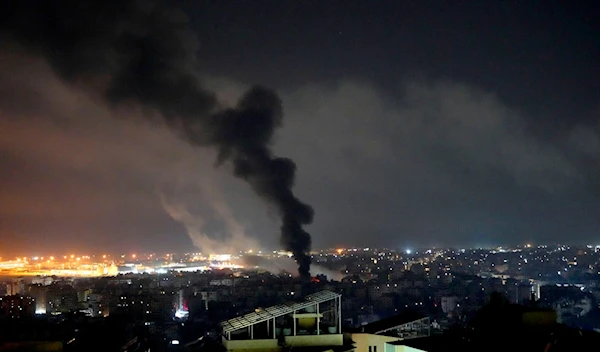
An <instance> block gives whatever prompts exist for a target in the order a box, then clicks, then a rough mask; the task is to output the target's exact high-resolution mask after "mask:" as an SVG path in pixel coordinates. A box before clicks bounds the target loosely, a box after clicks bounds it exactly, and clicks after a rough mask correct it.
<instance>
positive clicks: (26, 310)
mask: <svg viewBox="0 0 600 352" xmlns="http://www.w3.org/2000/svg"><path fill="white" fill-rule="evenodd" d="M34 314H35V300H34V299H33V298H32V297H29V296H21V295H13V296H4V297H0V317H2V318H9V319H18V318H28V317H33V315H34Z"/></svg>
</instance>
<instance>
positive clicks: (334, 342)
mask: <svg viewBox="0 0 600 352" xmlns="http://www.w3.org/2000/svg"><path fill="white" fill-rule="evenodd" d="M285 344H286V346H294V347H303V346H342V345H343V344H344V335H342V334H327V335H301V336H286V337H285ZM381 351H382V352H383V349H382V350H381Z"/></svg>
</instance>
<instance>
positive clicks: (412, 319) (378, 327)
mask: <svg viewBox="0 0 600 352" xmlns="http://www.w3.org/2000/svg"><path fill="white" fill-rule="evenodd" d="M430 326H431V324H430V321H429V318H428V317H424V316H422V315H420V314H417V313H412V312H407V313H402V314H398V315H395V316H392V317H389V318H386V319H382V320H379V321H375V322H373V323H370V324H366V325H364V326H361V327H359V328H357V329H355V330H354V331H350V332H349V333H348V335H349V336H350V338H351V339H352V341H353V342H354V346H355V350H354V351H356V352H392V351H393V352H396V351H398V352H401V351H402V352H403V351H407V352H416V351H421V350H418V349H415V348H411V347H408V346H405V345H404V342H405V341H406V340H410V339H415V338H421V337H427V336H429V335H430Z"/></svg>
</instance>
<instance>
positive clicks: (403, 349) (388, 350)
mask: <svg viewBox="0 0 600 352" xmlns="http://www.w3.org/2000/svg"><path fill="white" fill-rule="evenodd" d="M377 351H378V352H379V349H378V350H377ZM384 352H426V351H423V350H420V349H418V348H413V347H408V346H397V345H390V344H389V343H386V344H385V351H384Z"/></svg>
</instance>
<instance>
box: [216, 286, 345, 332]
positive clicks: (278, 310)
mask: <svg viewBox="0 0 600 352" xmlns="http://www.w3.org/2000/svg"><path fill="white" fill-rule="evenodd" d="M341 296H342V295H341V294H339V293H335V292H331V291H320V292H317V293H313V294H311V295H308V296H306V297H305V298H304V299H303V300H302V301H300V302H289V303H285V304H280V305H277V306H273V307H269V308H265V309H262V310H259V311H257V312H253V313H249V314H246V315H243V316H241V317H236V318H233V319H229V320H226V321H223V322H221V324H220V325H221V328H222V329H223V333H228V332H233V331H236V330H239V329H243V328H247V327H249V326H251V325H254V324H258V323H262V322H265V321H267V320H270V319H274V318H277V317H280V316H283V315H286V314H291V313H293V312H295V311H298V310H301V309H305V308H308V307H311V306H314V305H315V304H319V303H323V302H327V301H331V300H334V299H336V298H340V297H341Z"/></svg>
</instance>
